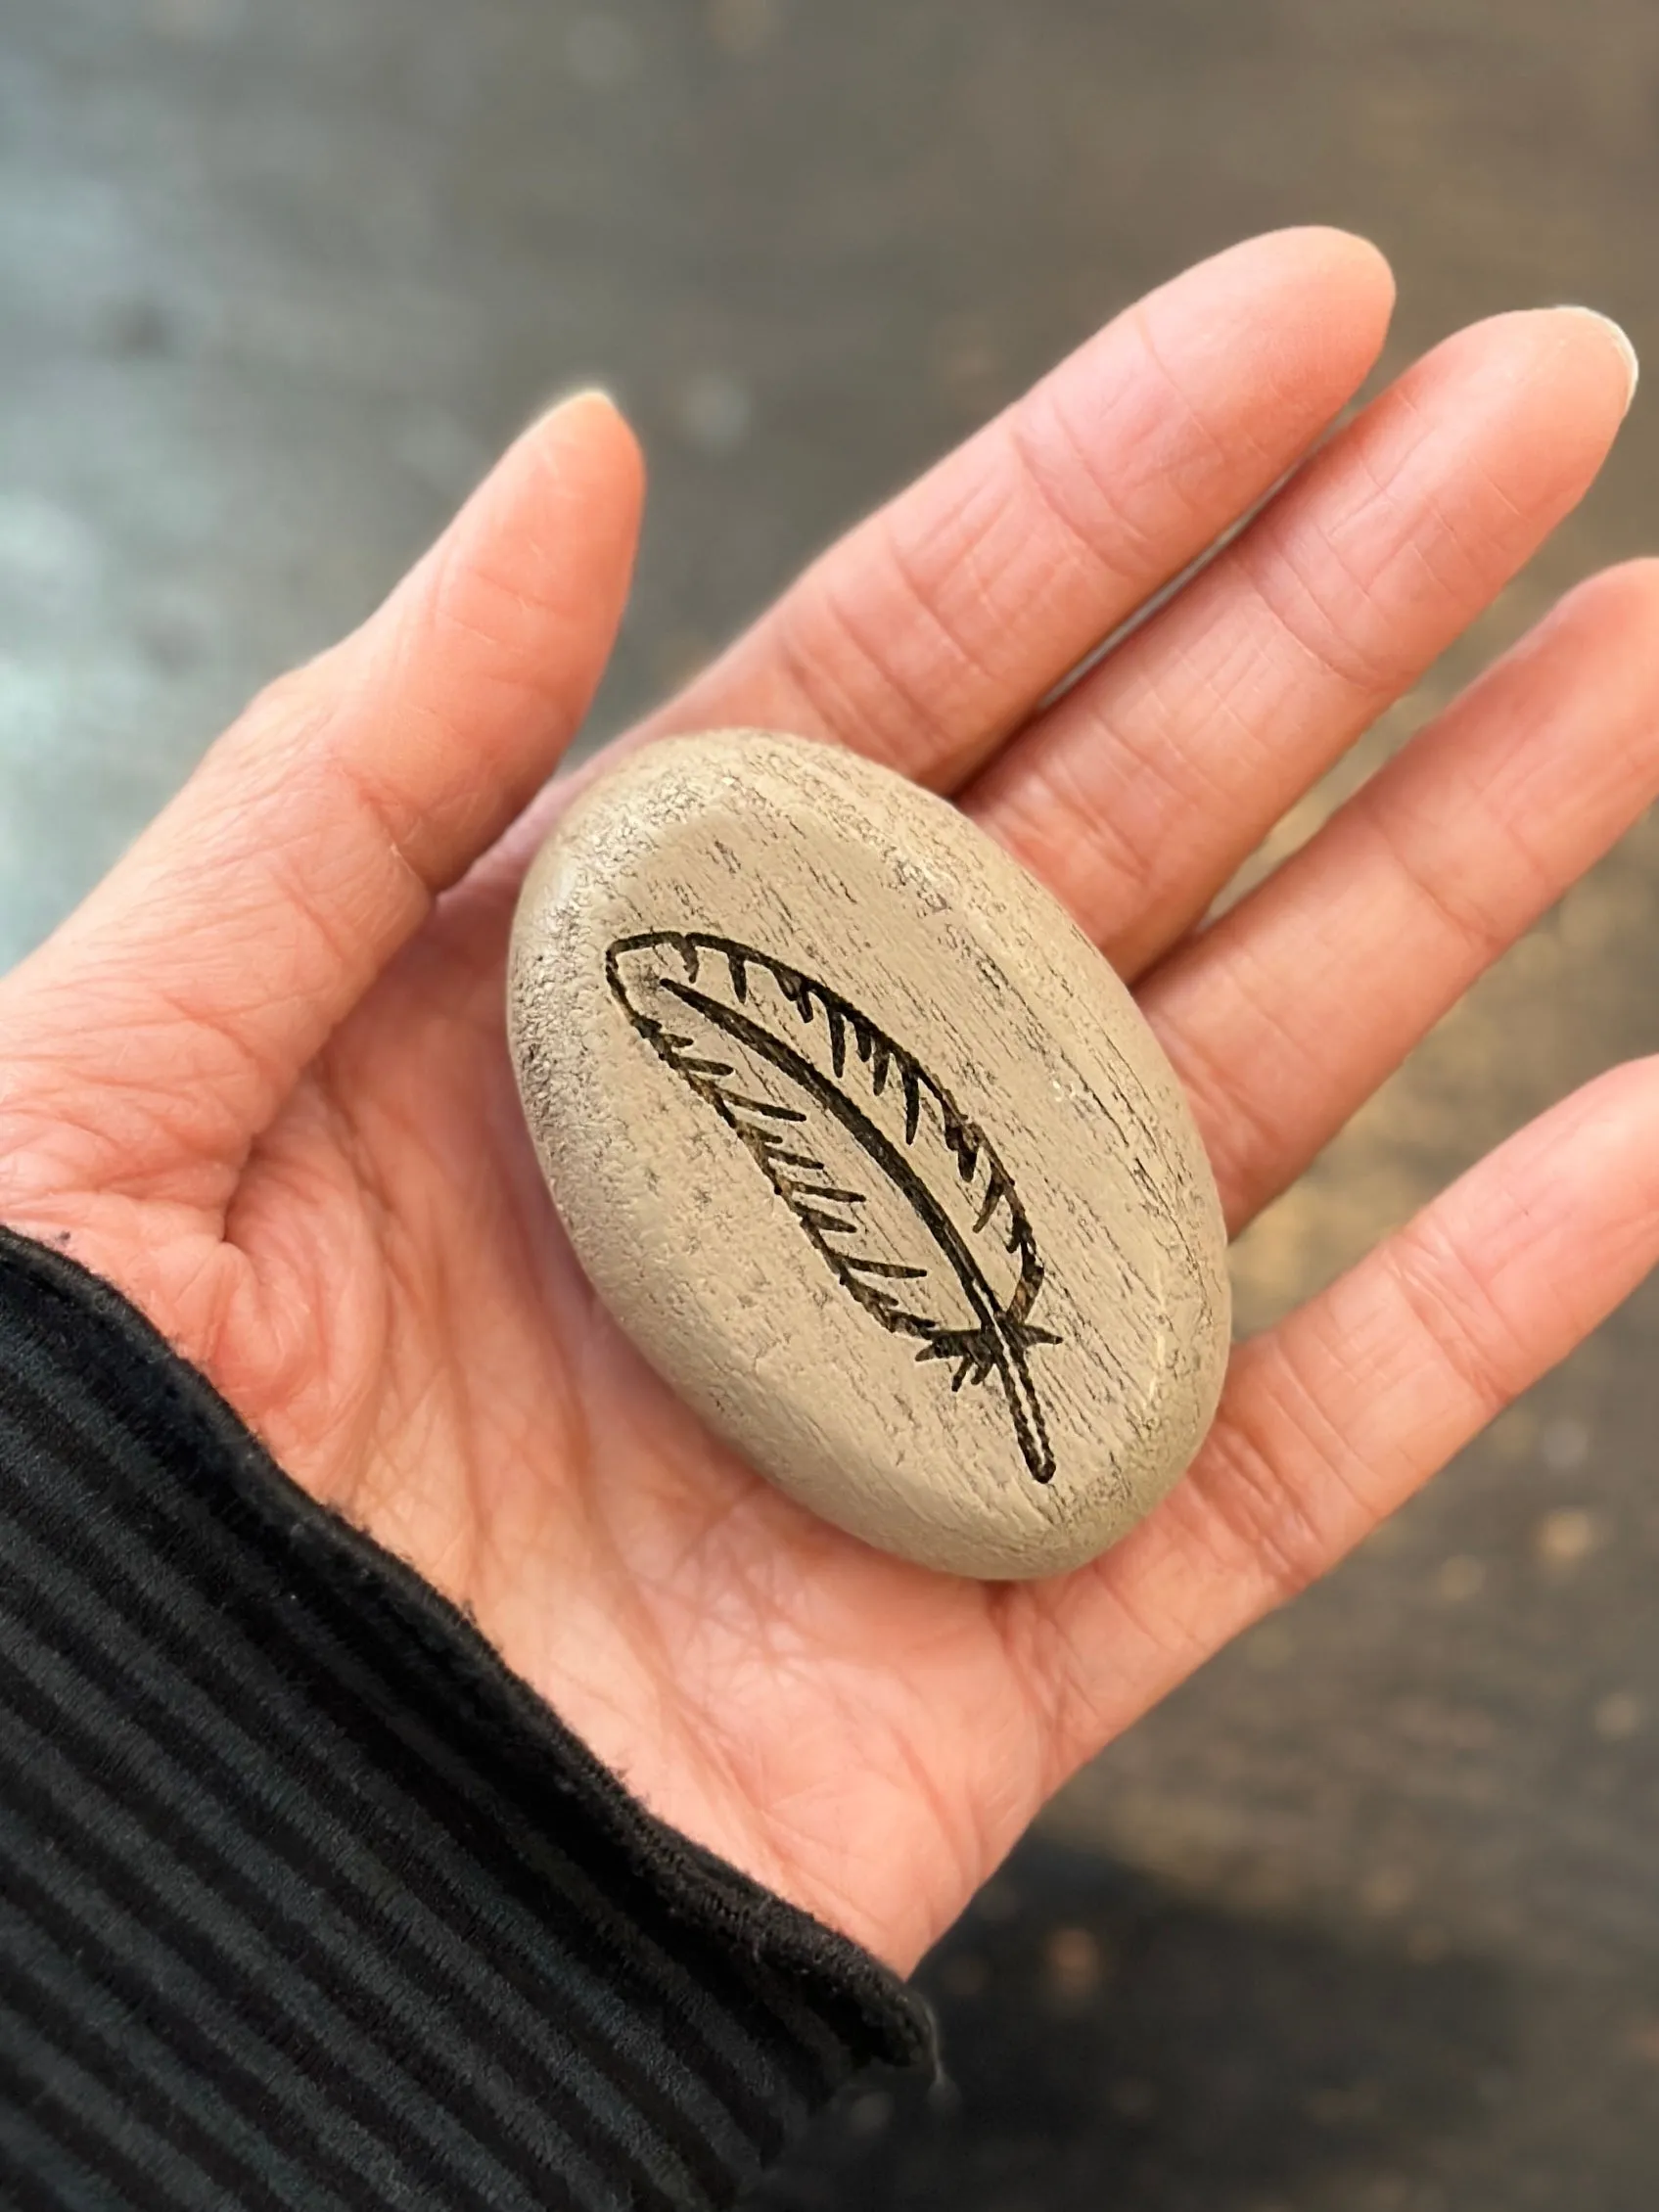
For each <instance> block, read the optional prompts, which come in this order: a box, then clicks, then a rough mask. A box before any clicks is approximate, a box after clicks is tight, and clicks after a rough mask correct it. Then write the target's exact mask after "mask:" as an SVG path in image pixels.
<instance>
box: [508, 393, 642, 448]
mask: <svg viewBox="0 0 1659 2212" xmlns="http://www.w3.org/2000/svg"><path fill="white" fill-rule="evenodd" d="M594 399H597V400H599V401H600V402H601V404H602V405H604V406H607V407H609V408H610V410H611V412H612V413H613V414H615V415H620V414H621V413H622V408H621V406H620V405H619V404H618V401H617V396H616V393H615V392H607V391H606V389H605V387H604V386H603V385H602V384H578V385H577V386H576V388H575V389H574V390H573V391H570V392H554V393H553V394H552V396H551V397H550V398H549V399H548V400H546V402H545V403H544V404H543V405H542V406H540V407H538V408H537V409H536V410H535V413H534V414H533V415H531V416H530V420H529V421H528V422H527V423H526V424H525V435H526V436H527V437H528V436H530V434H531V433H533V432H534V431H537V430H539V429H540V428H541V426H542V424H543V423H550V422H552V421H553V419H554V418H555V416H558V415H562V414H564V413H565V411H566V410H567V408H570V407H582V406H586V405H587V404H588V402H589V401H590V400H594Z"/></svg>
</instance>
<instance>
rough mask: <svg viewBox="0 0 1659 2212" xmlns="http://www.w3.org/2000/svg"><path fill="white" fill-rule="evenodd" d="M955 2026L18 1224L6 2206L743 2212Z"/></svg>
mask: <svg viewBox="0 0 1659 2212" xmlns="http://www.w3.org/2000/svg"><path fill="white" fill-rule="evenodd" d="M929 2050H930V2034H929V2027H928V2022H927V2017H926V2014H925V2012H924V2010H923V2009H922V2007H921V2005H919V2003H918V2002H917V2001H916V2000H915V1999H913V1998H912V1997H910V1996H909V1995H908V1994H907V1993H906V1991H905V1990H904V1988H903V1986H902V1984H900V1983H899V1981H898V1980H896V1979H895V1978H894V1977H893V1976H892V1975H891V1974H889V1973H888V1972H887V1971H886V1969H885V1968H883V1967H882V1966H880V1965H879V1964H878V1963H877V1962H876V1961H875V1960H874V1959H870V1958H868V1957H867V1956H866V1955H865V1954H863V1953H862V1952H860V1951H859V1950H857V1949H856V1948H855V1947H854V1946H853V1945H852V1944H849V1943H847V1942H846V1941H845V1940H843V1939H842V1938H841V1937H839V1936H837V1935H835V1934H833V1933H831V1932H830V1931H829V1930H828V1929H826V1928H823V1927H821V1926H819V1925H818V1924H817V1923H816V1922H814V1921H812V1920H811V1919H809V1918H807V1917H806V1915H805V1914H803V1913H801V1912H796V1911H795V1910H794V1909H793V1908H791V1907H789V1906H787V1905H785V1904H784V1903H783V1902H782V1901H781V1900H780V1899H778V1898H776V1897H773V1896H771V1895H770V1894H769V1893H768V1892H766V1891H765V1890H763V1889H761V1888H760V1887H758V1886H757V1885H756V1884H755V1883H754V1882H752V1881H750V1880H749V1879H748V1878H747V1877H746V1876H744V1875H742V1874H740V1873H739V1872H737V1871H736V1870H735V1869H734V1868H732V1867H730V1866H725V1865H724V1864H723V1863H722V1862H720V1861H719V1860H717V1859H715V1858H714V1857H713V1856H711V1855H710V1854H709V1853H707V1852H704V1851H702V1850H700V1849H698V1848H697V1847H695V1846H694V1845H692V1844H690V1843H688V1842H687V1841H685V1840H684V1839H683V1838H682V1837H680V1836H677V1835H675V1834H674V1833H673V1832H672V1831H671V1830H669V1829H668V1828H666V1827H664V1826H663V1825H662V1824H661V1823H660V1822H658V1821H656V1820H653V1819H652V1818H651V1817H650V1816H649V1815H648V1814H647V1813H646V1812H645V1811H644V1810H643V1809H642V1808H641V1807H640V1806H639V1805H638V1804H636V1803H635V1802H634V1801H633V1799H631V1798H630V1797H629V1796H628V1795H627V1793H626V1792H625V1790H624V1789H623V1788H622V1785H621V1784H620V1783H619V1782H618V1781H617V1780H616V1778H615V1777H614V1776H613V1775H611V1774H609V1773H608V1772H607V1771H606V1770H605V1769H604V1768H603V1767H601V1766H600V1765H599V1764H598V1762H597V1761H596V1760H595V1759H594V1758H593V1757H592V1755H591V1754H590V1753H589V1752H588V1751H586V1750H585V1749H584V1747H583V1746H582V1745H581V1744H580V1743H579V1742H578V1741H577V1740H576V1738H575V1737H574V1736H573V1735H572V1734H571V1733H570V1731H569V1730H568V1729H567V1728H564V1727H563V1726H562V1725H561V1723H560V1721H559V1720H558V1718H557V1717H556V1715H555V1714H553V1713H552V1712H551V1711H550V1710H549V1709H548V1708H547V1706H545V1705H544V1704H543V1703H542V1702H541V1701H540V1700H539V1699H538V1698H537V1697H536V1696H535V1695H534V1694H533V1692H532V1691H530V1689H529V1688H528V1687H527V1686H526V1685H525V1684H524V1683H523V1682H520V1681H519V1680H518V1679H517V1678H516V1677H515V1676H513V1675H512V1674H511V1673H509V1672H508V1670H507V1669H506V1668H505V1667H504V1666H503V1665H502V1663H501V1662H500V1660H499V1659H498V1658H497V1657H496V1656H495V1654H494V1652H493V1651H492V1650H491V1649H490V1647H489V1646H488V1645H487V1644H486V1643H484V1640H483V1639H482V1637H480V1636H478V1635H477V1633H476V1632H475V1631H474V1630H473V1629H472V1628H471V1627H470V1626H469V1624H468V1623H467V1622H466V1621H465V1620H464V1619H463V1618H462V1616H461V1615H460V1614H459V1613H457V1612H456V1611H455V1609H454V1608H453V1607H452V1606H450V1605H448V1604H447V1603H445V1602H444V1600H443V1599H441V1598H440V1597H438V1595H437V1594H436V1593H435V1592H434V1591H433V1590H431V1589H430V1588H428V1587H427V1585H426V1584H424V1583H423V1582H422V1581H421V1580H420V1579H419V1578H418V1577H417V1576H415V1575H414V1574H412V1573H411V1572H410V1571H409V1570H408V1569H407V1568H405V1567H403V1566H402V1565H401V1564H400V1563H399V1562H398V1561H396V1560H395V1559H393V1558H392V1557H391V1556H390V1555H389V1554H388V1553H386V1552H385V1551H383V1550H381V1549H380V1548H379V1547H378V1546H377V1545H375V1544H372V1543H371V1542H369V1541H368V1540H367V1539H366V1538H364V1537H362V1536H360V1535H359V1534H357V1533H356V1532H355V1531H353V1530H351V1529H349V1528H347V1527H346V1525H345V1524H344V1523H343V1522H341V1521H340V1520H339V1519H338V1518H337V1517H335V1516H333V1515H332V1514H330V1513H328V1512H326V1511H325V1510H323V1509H322V1508H321V1507H319V1506H317V1505H316V1504H315V1503H313V1502H312V1500H311V1499H309V1498H307V1497H306V1496H305V1495H304V1493H303V1492H301V1491H300V1489H298V1488H297V1486H296V1485H294V1484H293V1483H292V1482H290V1481H289V1480H288V1478H287V1477H286V1476H285V1475H284V1474H283V1473H282V1472H281V1470H280V1469H279V1468H277V1467H276V1466H275V1465H274V1464H273V1462H272V1461H271V1460H270V1458H269V1457H268V1456H267V1454H266V1453H265V1452H264V1451H263V1450H262V1449H261V1447H260V1446H259V1444H258V1443H257V1442H256V1440H255V1439H254V1438H253V1436H252V1435H251V1434H250V1433H249V1431H248V1430H247V1429H246V1428H245V1427H244V1426H243V1424H242V1423H241V1421H240V1420H239V1419H238V1418H237V1416H236V1415H235V1414H234V1413H233V1412H232V1411H231V1410H230V1408H229V1407H228V1406H226V1405H225V1404H224V1403H223V1401H222V1400H221V1399H219V1398H218V1397H217V1396H216V1394H215V1393H214V1392H213V1391H212V1389H211V1388H210V1387H209V1386H208V1384H207V1382H205V1381H204V1380H203V1378H202V1377H201V1376H200V1375H198V1374H197V1373H196V1372H195V1371H194V1370H193V1369H191V1368H190V1367H188V1366H186V1365H185V1364H184V1363H183V1362H182V1361H180V1360H179V1359H177V1358H176V1357H175V1356H174V1355H173V1354H172V1353H171V1352H170V1351H169V1350H168V1348H167V1347H166V1346H165V1344H164V1343H163V1342H162V1341H161V1338H160V1337H159V1336H158V1335H157V1334H156V1332H155V1331H154V1330H153V1329H152V1328H151V1327H150V1325H149V1323H148V1322H147V1321H145V1320H144V1319H143V1318H142V1317H141V1316H140V1315H139V1314H138V1313H135V1312H134V1311H133V1309H132V1308H131V1307H130V1306H128V1305H127V1304H126V1303H125V1302H124V1301H123V1300H121V1299H120V1298H119V1297H117V1296H116V1294H115V1292H113V1291H112V1290H110V1289H109V1288H108V1287H107V1286H105V1285H103V1284H101V1283H99V1282H98V1281H96V1280H95V1279H94V1278H93V1277H91V1276H90V1275H88V1274H86V1273H85V1272H84V1270H82V1269H81V1268H79V1267H76V1266H74V1265H73V1263H71V1262H70V1261H69V1260H67V1259H65V1258H63V1257H62V1256H60V1255H57V1254H54V1253H50V1252H47V1251H45V1250H43V1249H42V1248H41V1247H39V1246H36V1245H32V1244H28V1243H26V1242H24V1241H23V1240H21V1239H19V1238H17V1237H13V1236H9V1235H7V1234H5V1233H4V1232H0V2203H3V2204H4V2205H5V2206H6V2207H8V2208H9V2212H10V2208H12V2207H16V2208H17V2212H46V2208H48V2207H50V2208H52V2212H62V2208H65V2207H73V2208H74V2212H81V2208H82V2207H85V2208H88V2212H93V2208H98V2212H102V2208H106V2207H111V2208H113V2207H122V2208H125V2207H129V2206H130V2207H139V2208H143V2212H176V2208H181V2207H202V2208H204V2212H207V2208H211V2212H224V2208H226V2207H237V2208H243V2207H246V2208H248V2212H379V2208H380V2207H383V2206H385V2207H390V2206H397V2207H407V2208H410V2212H414V2208H417V2207H418V2208H421V2212H426V2208H428V2207H431V2208H432V2212H531V2208H532V2207H533V2208H534V2212H548V2208H550V2207H559V2206H571V2207H580V2208H582V2212H598V2208H599V2207H605V2208H607V2212H609V2208H610V2207H622V2206H626V2207H629V2208H630V2212H633V2208H638V2212H680V2208H688V2207H711V2206H715V2205H725V2204H729V2203H730V2202H731V2201H732V2200H733V2198H734V2197H735V2196H736V2194H737V2193H738V2191H739V2189H741V2187H742V2185H743V2184H744V2183H745V2182H746V2181H747V2180H748V2179H749V2178H750V2177H751V2176H753V2175H754V2174H756V2173H757V2172H758V2171H760V2169H761V2168H762V2167H763V2166H764V2165H765V2164H766V2163H767V2162H768V2161H769V2159H770V2158H771V2157H772V2156H773V2155H774V2154H775V2153H776V2151H777V2150H778V2149H779V2148H780V2147H781V2146H782V2144H783V2143H784V2142H785V2141H786V2140H787V2139H788V2137H789V2136H790V2135H791V2134H792V2133H793V2132H794V2131H795V2129H796V2128H797V2127H798V2126H799V2125H800V2124H801V2123H802V2122H803V2121H804V2120H805V2118H806V2116H807V2115H808V2114H809V2113H810V2112H811V2111H812V2110H813V2109H815V2108H816V2107H817V2106H818V2105H819V2104H821V2103H822V2102H823V2101H824V2100H825V2099H826V2098H827V2097H828V2096H829V2095H830V2094H831V2092H832V2091H833V2090H834V2089H835V2088H836V2086H837V2085H838V2084H839V2083H840V2082H841V2081H843V2080H844V2079H845V2078H846V2077H847V2076H848V2075H849V2074H850V2073H851V2072H853V2070H854V2069H855V2068H857V2067H859V2066H860V2065H862V2064H864V2063H866V2062H869V2061H873V2060H883V2061H886V2062H888V2063H891V2064H901V2065H902V2064H912V2063H916V2062H918V2061H921V2060H923V2059H925V2058H926V2057H927V2055H928V2053H929Z"/></svg>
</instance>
